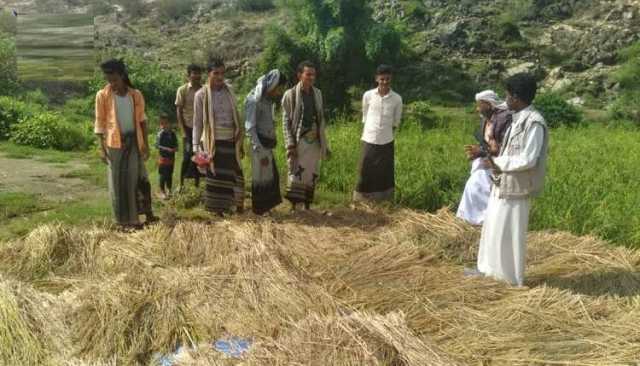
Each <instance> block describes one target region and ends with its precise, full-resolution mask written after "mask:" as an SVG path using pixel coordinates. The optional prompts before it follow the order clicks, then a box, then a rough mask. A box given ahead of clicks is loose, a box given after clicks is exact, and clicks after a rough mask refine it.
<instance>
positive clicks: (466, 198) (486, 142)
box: [457, 90, 512, 225]
mask: <svg viewBox="0 0 640 366" xmlns="http://www.w3.org/2000/svg"><path fill="white" fill-rule="evenodd" d="M476 110H477V111H478V112H479V113H480V117H481V123H480V132H479V136H478V138H479V139H482V141H483V143H482V144H478V145H468V146H465V152H466V154H467V157H468V158H469V160H472V161H473V162H472V165H471V176H470V177H469V180H468V181H467V184H466V185H465V188H464V193H463V194H462V200H461V201H460V206H458V212H457V216H458V217H459V218H461V219H463V220H465V221H467V222H469V223H470V224H472V225H482V223H483V222H484V218H485V212H486V210H487V204H488V202H489V193H490V192H491V171H490V169H489V165H488V162H487V158H488V155H492V156H496V155H497V154H498V152H499V151H500V145H501V143H502V140H503V138H504V134H505V131H506V130H507V128H508V127H509V125H510V124H511V119H512V114H511V112H510V111H509V110H508V108H507V106H506V104H504V103H503V102H502V101H501V100H500V98H499V97H498V95H497V94H496V93H495V92H494V91H493V90H485V91H483V92H480V93H478V94H476Z"/></svg>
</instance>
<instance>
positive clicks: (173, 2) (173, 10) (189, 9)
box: [157, 0, 195, 19]
mask: <svg viewBox="0 0 640 366" xmlns="http://www.w3.org/2000/svg"><path fill="white" fill-rule="evenodd" d="M157 6H158V11H159V12H160V15H161V16H162V17H163V18H165V19H180V18H183V17H185V18H186V17H188V16H190V15H192V14H193V11H194V7H195V0H160V1H159V2H158V5H157Z"/></svg>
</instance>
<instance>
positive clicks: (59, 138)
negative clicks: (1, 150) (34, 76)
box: [11, 112, 93, 150]
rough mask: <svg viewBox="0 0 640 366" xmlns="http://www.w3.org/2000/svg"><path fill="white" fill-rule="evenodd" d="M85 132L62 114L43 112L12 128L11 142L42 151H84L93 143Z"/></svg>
mask: <svg viewBox="0 0 640 366" xmlns="http://www.w3.org/2000/svg"><path fill="white" fill-rule="evenodd" d="M85 131H86V130H84V129H82V128H80V127H78V126H75V125H72V124H70V123H69V122H67V121H66V120H65V119H64V116H62V115H61V114H60V113H56V112H43V113H40V114H37V115H34V116H32V117H27V118H25V119H23V120H21V121H20V122H19V123H17V124H14V125H13V126H11V141H13V142H15V143H17V144H20V145H29V146H33V147H37V148H42V149H46V148H53V149H58V150H83V149H86V148H87V147H88V146H90V145H91V143H92V142H93V138H92V136H90V135H88V134H87V133H86V132H85Z"/></svg>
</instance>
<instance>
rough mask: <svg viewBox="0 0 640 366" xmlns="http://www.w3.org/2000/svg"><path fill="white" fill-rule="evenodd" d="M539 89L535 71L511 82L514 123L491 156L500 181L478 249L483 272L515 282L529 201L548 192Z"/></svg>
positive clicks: (520, 279)
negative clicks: (536, 102) (535, 102)
mask: <svg viewBox="0 0 640 366" xmlns="http://www.w3.org/2000/svg"><path fill="white" fill-rule="evenodd" d="M536 88H537V84H536V81H535V79H534V77H533V76H531V75H529V74H517V75H514V76H512V77H511V78H509V79H508V80H507V81H506V90H507V105H508V107H509V109H510V110H512V111H513V112H514V114H513V122H512V124H511V126H510V127H509V129H508V130H507V132H506V133H505V138H504V141H503V144H502V147H501V149H500V154H499V155H498V156H497V157H495V158H492V159H490V161H491V165H492V168H493V171H494V173H493V177H494V178H493V180H494V184H493V186H492V188H491V195H490V197H489V204H488V207H487V212H486V219H485V222H484V225H483V226H482V236H481V238H480V248H479V251H478V268H477V271H476V273H477V274H482V275H485V276H490V277H494V278H496V279H499V280H503V281H506V282H509V283H510V284H512V285H515V286H522V285H523V283H524V267H525V254H526V237H527V228H528V224H529V208H530V202H529V199H530V198H531V197H535V196H537V195H539V194H540V193H541V192H542V189H543V185H544V178H545V173H546V160H547V149H548V145H549V138H548V132H547V125H546V123H545V120H544V118H543V117H542V115H540V113H539V112H538V111H537V110H536V109H535V108H534V107H533V106H532V105H531V103H532V102H533V99H534V98H535V95H536ZM467 273H469V272H467Z"/></svg>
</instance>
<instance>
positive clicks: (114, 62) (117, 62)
mask: <svg viewBox="0 0 640 366" xmlns="http://www.w3.org/2000/svg"><path fill="white" fill-rule="evenodd" d="M100 68H101V69H102V72H104V73H105V74H113V73H115V74H118V75H120V76H122V79H123V80H124V82H125V84H127V85H128V86H129V87H131V88H133V85H132V84H131V80H129V72H128V71H127V65H125V63H124V60H123V59H115V58H112V59H110V60H107V61H105V62H103V63H102V64H100Z"/></svg>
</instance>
